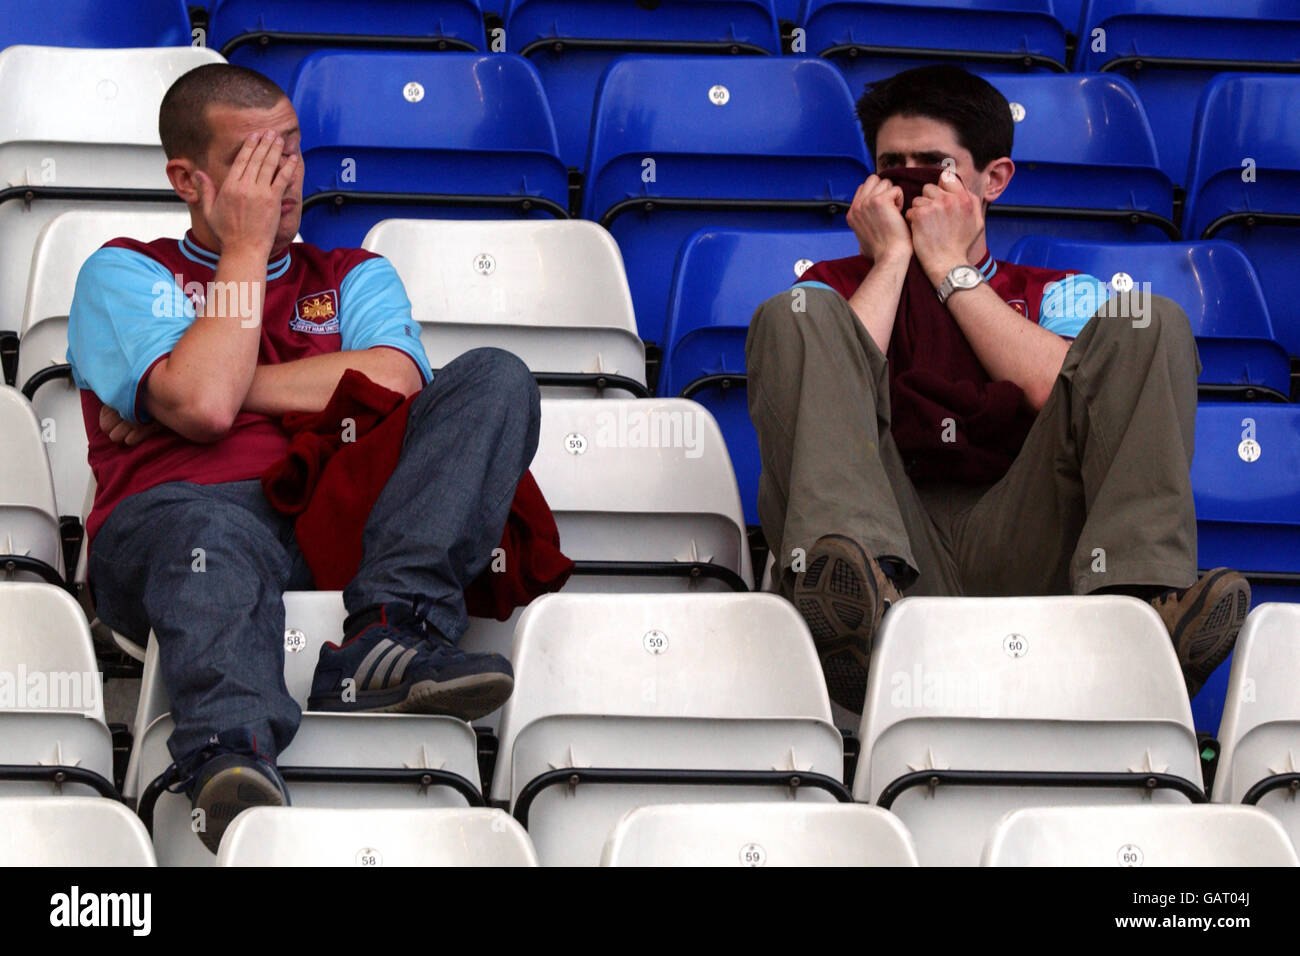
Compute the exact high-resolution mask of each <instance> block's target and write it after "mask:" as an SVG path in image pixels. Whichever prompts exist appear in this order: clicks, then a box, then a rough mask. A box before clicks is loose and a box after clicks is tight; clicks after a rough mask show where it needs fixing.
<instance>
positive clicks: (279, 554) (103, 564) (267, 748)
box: [89, 480, 301, 761]
mask: <svg viewBox="0 0 1300 956" xmlns="http://www.w3.org/2000/svg"><path fill="white" fill-rule="evenodd" d="M300 565H301V559H300V557H299V554H298V550H297V545H296V543H295V542H294V541H293V530H292V522H290V521H288V520H287V519H284V518H281V517H280V516H279V515H277V514H275V513H274V512H272V511H271V509H270V507H269V506H268V505H267V503H266V499H265V497H264V496H263V495H262V489H261V484H260V482H258V481H256V480H253V481H240V482H229V483H224V484H216V485H197V484H193V483H191V482H168V483H167V484H163V485H157V486H155V487H153V488H150V489H148V490H147V491H143V492H140V493H139V494H136V495H132V496H131V497H129V498H127V499H126V500H125V501H123V502H122V503H121V504H119V505H118V506H117V507H116V508H114V509H113V512H112V513H111V514H110V515H109V517H108V520H107V521H106V522H105V523H104V526H103V528H101V529H100V531H99V533H98V534H96V535H95V540H94V543H93V546H92V548H91V552H90V569H89V570H90V580H91V584H92V586H93V588H94V594H95V609H96V612H97V613H98V614H99V616H100V618H101V619H102V620H103V621H104V622H105V623H107V624H108V625H109V626H111V627H113V628H115V629H116V630H118V631H120V632H121V633H123V634H126V635H128V636H130V637H132V638H134V639H137V640H140V641H141V642H143V640H144V638H145V637H146V636H147V635H148V632H149V629H150V627H152V628H153V630H154V633H155V635H156V636H157V638H158V649H159V652H160V662H161V665H162V667H161V670H162V677H163V684H164V686H165V687H166V689H167V694H168V697H170V698H171V706H172V717H173V719H174V721H175V724H176V727H175V730H174V731H173V732H172V735H171V738H170V740H169V741H168V747H169V749H170V750H171V753H172V757H173V758H174V759H176V760H178V761H180V760H183V759H184V758H186V757H188V756H189V755H191V754H192V753H194V752H195V751H197V750H199V749H200V748H201V747H202V746H203V745H204V743H205V742H206V741H207V739H208V738H209V737H210V736H211V735H212V734H215V733H219V732H222V731H228V730H234V729H238V728H245V729H247V730H249V731H250V732H252V733H253V735H254V736H255V738H256V740H257V749H258V751H259V752H260V753H263V754H265V755H266V756H268V757H270V758H271V759H274V758H275V757H276V756H277V755H278V754H279V753H280V751H282V750H283V749H284V748H285V747H287V746H288V745H289V742H290V741H291V740H292V739H293V735H294V733H295V732H296V731H297V729H298V722H299V719H300V717H301V710H300V708H299V707H298V705H297V703H295V702H294V700H293V698H292V697H290V696H289V692H288V690H287V689H286V687H285V683H284V602H283V593H284V590H285V587H286V585H287V584H289V583H290V581H291V576H293V575H294V574H295V568H297V567H298V566H300Z"/></svg>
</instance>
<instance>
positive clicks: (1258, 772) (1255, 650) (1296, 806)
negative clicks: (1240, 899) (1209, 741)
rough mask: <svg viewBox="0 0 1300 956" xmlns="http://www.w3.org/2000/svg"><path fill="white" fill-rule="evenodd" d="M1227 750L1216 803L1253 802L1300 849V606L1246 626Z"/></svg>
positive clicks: (1255, 617)
mask: <svg viewBox="0 0 1300 956" xmlns="http://www.w3.org/2000/svg"><path fill="white" fill-rule="evenodd" d="M1219 745H1220V748H1221V749H1220V751H1219V763H1218V768H1217V769H1216V771H1215V774H1214V792H1213V797H1214V802H1215V803H1243V802H1247V801H1246V798H1247V795H1249V796H1250V802H1254V803H1255V804H1256V805H1257V806H1258V807H1259V808H1260V809H1261V810H1267V811H1268V812H1269V813H1271V814H1273V815H1274V816H1275V817H1277V818H1278V819H1279V820H1280V821H1281V822H1282V825H1283V827H1285V828H1286V831H1287V832H1288V833H1289V834H1290V836H1291V840H1292V841H1293V842H1294V843H1295V844H1296V845H1297V846H1300V802H1297V798H1296V791H1297V790H1298V789H1300V605H1295V604H1261V605H1259V606H1258V607H1256V608H1255V609H1254V610H1253V611H1251V612H1250V616H1249V617H1248V618H1246V624H1245V626H1244V627H1243V628H1242V629H1241V635H1240V636H1239V637H1238V638H1237V646H1236V648H1235V650H1234V651H1233V655H1232V670H1231V672H1230V673H1229V676H1228V694H1227V700H1226V701H1225V703H1224V707H1223V722H1222V724H1221V725H1220V726H1219ZM1252 791H1253V792H1252Z"/></svg>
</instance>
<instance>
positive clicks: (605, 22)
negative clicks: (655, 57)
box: [504, 0, 781, 167]
mask: <svg viewBox="0 0 1300 956" xmlns="http://www.w3.org/2000/svg"><path fill="white" fill-rule="evenodd" d="M504 19H505V30H506V48H507V49H508V50H510V52H512V53H520V54H522V55H524V56H526V57H528V59H529V60H530V61H531V62H532V64H533V65H534V66H536V67H537V71H538V72H539V73H540V74H541V77H542V84H543V85H544V86H545V87H546V95H547V97H548V98H549V100H550V103H551V110H552V112H553V113H554V114H555V120H556V123H557V126H558V130H559V137H560V156H561V158H563V159H564V162H565V165H566V166H573V167H580V166H581V165H582V162H583V160H584V159H586V157H587V134H588V132H589V130H590V127H591V113H592V103H593V101H594V99H595V94H596V87H597V85H598V83H599V80H600V75H601V73H602V72H603V71H604V69H605V67H607V66H608V65H609V63H610V61H611V60H612V59H613V58H614V57H616V56H618V55H619V54H620V53H633V52H636V53H668V52H676V53H695V54H700V53H727V54H736V53H739V54H765V53H770V54H779V53H780V52H781V35H780V32H779V31H778V29H777V24H776V16H775V14H773V12H772V2H771V0H661V2H656V3H653V4H651V3H635V4H633V3H610V2H608V0H508V2H507V3H506V9H505V14H504Z"/></svg>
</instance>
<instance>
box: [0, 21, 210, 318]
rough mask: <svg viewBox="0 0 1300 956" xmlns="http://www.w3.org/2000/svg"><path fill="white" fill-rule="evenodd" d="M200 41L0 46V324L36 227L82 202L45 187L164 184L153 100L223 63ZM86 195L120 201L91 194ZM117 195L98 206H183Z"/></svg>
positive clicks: (22, 288) (13, 304)
mask: <svg viewBox="0 0 1300 956" xmlns="http://www.w3.org/2000/svg"><path fill="white" fill-rule="evenodd" d="M224 62H225V60H224V59H223V58H222V56H221V55H220V54H219V53H217V52H216V51H215V50H209V49H206V48H203V47H160V48H157V49H137V50H113V49H107V50H84V49H67V48H62V47H42V46H21V45H19V46H11V47H7V48H6V49H4V50H0V90H3V91H4V96H3V97H0V187H30V190H31V191H32V193H33V196H34V197H35V198H34V201H32V202H26V201H24V199H25V196H26V193H27V191H28V190H27V189H19V190H18V191H17V192H16V193H14V194H12V196H11V197H10V198H8V199H7V201H5V202H0V329H8V330H11V331H12V330H16V329H17V327H18V322H19V320H20V319H21V317H22V310H23V296H24V294H25V293H26V291H27V277H28V273H29V271H30V268H31V262H32V249H33V247H34V246H35V244H36V238H37V236H38V235H39V234H40V231H41V228H42V227H43V226H44V225H45V223H46V222H48V221H49V220H50V218H51V217H52V216H54V215H56V214H57V213H60V212H63V211H65V210H68V209H73V208H77V207H78V205H79V204H81V203H84V202H86V201H88V200H87V198H86V196H85V195H84V194H81V195H79V196H73V195H69V194H66V193H65V194H63V195H62V196H58V197H57V198H56V196H55V195H53V194H49V193H45V191H46V190H63V189H69V188H77V189H87V188H92V189H104V188H109V189H131V190H167V191H170V190H171V186H170V185H169V184H168V182H167V176H166V174H165V173H164V171H163V167H164V165H165V163H166V158H165V157H164V155H163V151H162V145H161V143H160V141H159V138H158V106H159V104H160V103H161V102H162V97H163V94H164V93H166V92H167V88H168V87H169V86H171V84H172V83H173V82H174V81H175V80H176V79H177V78H178V77H179V76H180V75H181V74H182V73H187V72H189V71H190V70H192V69H194V68H195V67H197V66H202V65H203V64H205V63H224ZM91 201H95V202H113V203H118V202H119V200H116V199H113V200H110V199H107V198H95V199H93V200H91ZM155 202H157V205H152V206H150V205H142V204H141V203H140V202H137V201H132V202H121V204H120V205H114V206H110V207H105V208H115V209H121V210H123V211H129V210H133V209H145V208H159V209H171V210H175V209H179V208H183V207H181V206H180V205H179V204H177V203H166V204H164V203H163V202H162V201H161V200H155Z"/></svg>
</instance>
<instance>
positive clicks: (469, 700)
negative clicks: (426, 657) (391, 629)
mask: <svg viewBox="0 0 1300 956" xmlns="http://www.w3.org/2000/svg"><path fill="white" fill-rule="evenodd" d="M514 687H515V681H514V678H513V677H511V676H510V675H509V674H470V675H469V676H467V677H457V678H454V679H453V680H445V681H435V680H422V681H414V682H412V683H411V684H409V685H407V686H406V687H396V688H392V689H388V690H382V691H365V690H363V691H360V692H358V694H357V700H356V701H355V702H353V703H345V702H343V701H340V700H338V699H336V698H335V697H334V696H333V695H331V696H330V697H328V698H319V697H311V698H309V699H308V700H307V709H308V710H309V711H310V710H319V711H327V712H331V713H348V714H439V715H443V716H448V717H459V718H460V719H461V720H478V719H479V718H480V717H486V716H487V715H488V714H490V713H492V711H494V710H496V709H497V708H498V707H500V706H501V705H502V704H504V703H505V702H506V701H507V700H508V699H509V698H510V694H511V692H512V691H513V690H514Z"/></svg>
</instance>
